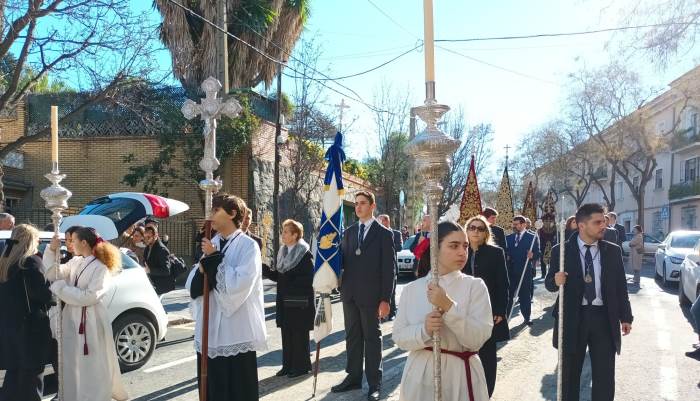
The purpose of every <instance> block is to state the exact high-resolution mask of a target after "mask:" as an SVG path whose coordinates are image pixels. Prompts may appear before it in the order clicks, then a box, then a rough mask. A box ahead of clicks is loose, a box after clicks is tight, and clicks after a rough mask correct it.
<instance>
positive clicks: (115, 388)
mask: <svg viewBox="0 0 700 401" xmlns="http://www.w3.org/2000/svg"><path fill="white" fill-rule="evenodd" d="M72 235H73V240H74V245H73V246H74V249H75V253H76V255H78V256H82V257H76V258H73V259H71V260H70V261H68V263H66V264H62V265H61V266H60V268H59V272H58V280H57V279H56V270H55V269H54V268H53V267H52V265H53V260H54V257H55V252H57V250H58V246H59V244H60V242H59V240H58V238H57V237H54V239H53V241H52V242H51V245H50V246H49V247H47V249H46V250H45V253H44V263H45V265H46V266H45V267H46V269H47V270H46V273H45V277H46V278H47V279H48V280H49V281H52V282H53V283H52V284H51V287H50V288H51V291H52V292H53V293H54V294H55V295H56V296H57V297H58V298H60V299H61V301H63V303H64V304H65V307H64V308H63V314H62V317H63V319H62V326H61V327H62V330H63V332H62V336H63V371H62V379H63V395H64V399H65V400H71V401H110V400H112V399H115V400H117V401H122V400H127V399H128V395H127V393H126V390H125V389H124V387H123V385H122V383H121V373H120V371H119V364H118V362H117V353H116V351H115V349H114V341H113V339H112V328H111V326H110V323H109V318H108V315H107V309H106V308H105V306H104V305H103V304H102V297H103V296H104V295H105V294H106V293H107V292H108V291H109V282H110V277H111V275H112V272H113V271H118V270H119V269H120V268H121V255H120V253H119V250H118V249H117V248H116V247H114V246H113V245H111V244H109V243H107V242H104V241H102V239H101V238H99V237H98V236H97V234H96V233H95V231H94V230H93V229H91V228H87V227H81V228H78V229H77V230H76V231H75V232H74V233H73V234H72Z"/></svg>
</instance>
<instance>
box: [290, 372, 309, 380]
mask: <svg viewBox="0 0 700 401" xmlns="http://www.w3.org/2000/svg"><path fill="white" fill-rule="evenodd" d="M307 374H309V371H308V370H307V371H306V372H301V371H300V372H289V374H288V375H287V377H288V378H290V379H294V378H297V377H299V376H304V375H307Z"/></svg>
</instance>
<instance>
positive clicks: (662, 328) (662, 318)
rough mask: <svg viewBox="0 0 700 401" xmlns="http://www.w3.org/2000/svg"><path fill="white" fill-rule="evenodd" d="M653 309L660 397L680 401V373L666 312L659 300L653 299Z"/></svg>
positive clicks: (668, 400)
mask: <svg viewBox="0 0 700 401" xmlns="http://www.w3.org/2000/svg"><path fill="white" fill-rule="evenodd" d="M650 303H651V309H652V314H653V316H654V325H655V326H656V344H657V346H658V348H659V351H661V352H660V354H661V358H660V361H659V395H660V396H661V399H662V400H667V401H672V400H677V399H678V372H677V370H676V360H675V359H674V357H673V354H672V347H671V333H670V332H669V331H668V330H667V328H668V324H667V323H666V311H665V310H664V309H663V307H662V305H661V301H660V300H659V299H658V298H651V299H650Z"/></svg>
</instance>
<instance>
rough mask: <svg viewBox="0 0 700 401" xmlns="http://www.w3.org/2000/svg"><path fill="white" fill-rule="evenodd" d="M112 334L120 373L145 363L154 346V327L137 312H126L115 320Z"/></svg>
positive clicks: (149, 357)
mask: <svg viewBox="0 0 700 401" xmlns="http://www.w3.org/2000/svg"><path fill="white" fill-rule="evenodd" d="M112 335H113V336H114V346H115V348H116V351H117V360H118V361H119V368H120V370H121V371H122V373H125V372H130V371H132V370H136V369H139V368H140V367H142V366H143V365H145V364H146V362H148V360H149V359H151V356H152V355H153V351H154V350H155V348H156V342H157V341H156V329H155V327H154V326H153V323H152V322H151V321H150V320H149V319H148V318H146V317H145V316H143V315H141V314H139V313H127V314H125V315H122V316H120V317H119V318H118V319H117V320H115V321H114V323H113V324H112Z"/></svg>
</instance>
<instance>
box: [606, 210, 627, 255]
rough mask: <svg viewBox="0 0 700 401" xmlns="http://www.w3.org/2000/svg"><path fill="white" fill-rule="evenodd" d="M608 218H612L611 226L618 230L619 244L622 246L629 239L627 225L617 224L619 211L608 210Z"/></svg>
mask: <svg viewBox="0 0 700 401" xmlns="http://www.w3.org/2000/svg"><path fill="white" fill-rule="evenodd" d="M608 218H610V227H612V228H614V229H615V230H616V231H617V246H619V247H620V248H622V243H623V242H625V240H627V233H626V232H625V227H624V226H623V225H622V224H617V213H615V212H608Z"/></svg>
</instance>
